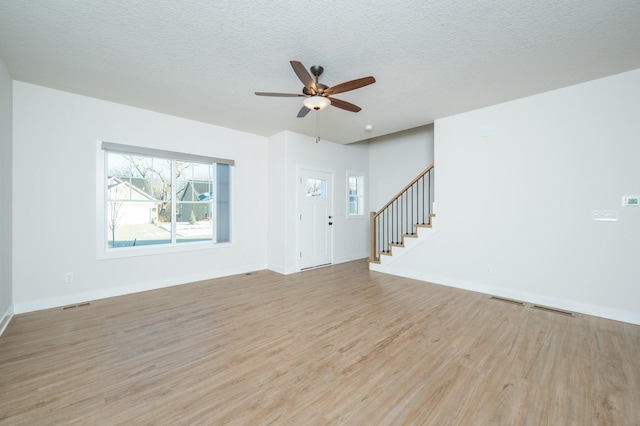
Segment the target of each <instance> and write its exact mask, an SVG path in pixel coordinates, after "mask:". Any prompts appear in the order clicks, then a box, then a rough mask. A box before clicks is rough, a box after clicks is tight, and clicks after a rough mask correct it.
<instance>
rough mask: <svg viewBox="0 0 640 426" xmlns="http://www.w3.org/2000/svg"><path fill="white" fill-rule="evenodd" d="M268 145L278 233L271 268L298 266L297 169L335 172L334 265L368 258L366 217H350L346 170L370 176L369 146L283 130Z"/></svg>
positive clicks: (282, 270) (273, 215)
mask: <svg viewBox="0 0 640 426" xmlns="http://www.w3.org/2000/svg"><path fill="white" fill-rule="evenodd" d="M269 145H270V148H269V153H270V156H269V163H270V164H269V168H270V173H269V177H270V184H269V188H270V189H269V191H270V192H269V194H270V197H269V198H270V199H269V202H270V206H269V217H270V222H269V225H270V233H269V234H270V236H271V235H273V234H276V233H277V234H278V236H277V237H275V238H271V237H270V238H269V249H268V250H269V253H270V255H269V260H270V264H269V268H270V269H272V270H274V271H277V272H280V273H286V274H289V273H293V272H297V271H298V270H299V268H298V266H297V256H296V247H297V241H296V238H297V235H296V225H297V221H296V201H297V199H296V196H295V194H297V191H296V177H297V170H298V167H308V168H312V169H317V170H327V171H331V172H332V173H333V187H334V199H333V208H334V215H333V216H334V221H333V243H334V250H333V263H342V262H348V261H351V260H355V259H363V258H366V257H368V246H367V245H368V238H369V235H368V232H369V231H368V229H369V228H368V227H369V218H368V216H366V215H365V217H363V218H359V219H347V170H351V171H357V172H362V173H364V174H365V179H367V178H368V173H369V156H368V146H367V144H365V143H356V144H351V145H340V144H336V143H332V142H329V141H323V140H321V141H320V142H319V143H316V142H315V139H314V138H310V137H308V136H302V135H299V134H297V133H292V132H282V133H280V134H278V135H275V136H273V137H271V138H270V139H269ZM278 157H279V159H278ZM365 204H366V201H365ZM272 220H273V222H272ZM272 226H273V228H271V227H272Z"/></svg>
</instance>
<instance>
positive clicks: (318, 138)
mask: <svg viewBox="0 0 640 426" xmlns="http://www.w3.org/2000/svg"><path fill="white" fill-rule="evenodd" d="M318 112H319V111H315V114H314V115H315V116H316V143H318V142H320V136H318Z"/></svg>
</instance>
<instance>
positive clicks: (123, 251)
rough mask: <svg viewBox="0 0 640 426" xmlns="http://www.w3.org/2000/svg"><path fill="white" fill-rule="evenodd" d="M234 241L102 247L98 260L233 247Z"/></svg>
mask: <svg viewBox="0 0 640 426" xmlns="http://www.w3.org/2000/svg"><path fill="white" fill-rule="evenodd" d="M231 245H232V243H218V244H214V243H207V242H204V243H203V242H196V243H181V244H178V245H172V246H156V247H122V248H118V249H106V250H105V249H102V250H100V249H99V250H98V253H97V260H108V259H126V258H131V257H138V256H156V255H162V254H171V253H184V252H189V251H202V250H216V249H221V248H225V247H231Z"/></svg>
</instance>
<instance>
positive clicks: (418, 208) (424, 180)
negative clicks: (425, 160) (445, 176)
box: [369, 163, 435, 266]
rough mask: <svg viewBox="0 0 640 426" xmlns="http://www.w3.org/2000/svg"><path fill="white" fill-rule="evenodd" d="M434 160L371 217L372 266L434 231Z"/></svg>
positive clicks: (402, 250)
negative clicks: (432, 228) (432, 229)
mask: <svg viewBox="0 0 640 426" xmlns="http://www.w3.org/2000/svg"><path fill="white" fill-rule="evenodd" d="M434 173H435V172H434V163H431V165H430V166H429V167H427V168H426V169H425V170H424V171H423V172H422V173H420V174H419V175H418V176H416V177H415V178H414V179H413V180H412V181H411V182H409V184H408V185H407V186H405V187H404V188H403V189H402V190H401V191H400V192H398V194H397V195H396V196H395V197H393V198H392V199H391V200H390V201H389V202H388V203H387V204H385V205H384V207H382V208H381V209H380V210H378V211H377V212H371V217H370V219H371V220H370V254H369V262H370V263H371V266H373V265H375V264H381V263H383V259H384V258H388V257H389V256H392V255H396V256H397V255H400V254H401V253H403V252H404V251H406V250H407V249H408V248H409V247H410V246H413V245H415V244H417V242H419V241H420V240H421V239H422V238H426V237H428V236H429V235H430V233H432V231H431V229H430V228H431V227H432V221H433V218H434V216H435V214H434V213H433V207H432V206H433V181H434Z"/></svg>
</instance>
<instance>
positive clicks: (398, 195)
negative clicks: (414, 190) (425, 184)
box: [374, 161, 435, 217]
mask: <svg viewBox="0 0 640 426" xmlns="http://www.w3.org/2000/svg"><path fill="white" fill-rule="evenodd" d="M434 166H435V161H434V162H433V163H431V164H430V165H429V167H427V168H426V169H424V171H422V172H421V173H420V174H419V175H418V176H416V177H415V178H414V179H413V180H412V181H411V182H409V183H408V184H407V185H406V186H405V187H404V188H402V189H401V190H400V192H398V193H397V194H396V195H395V197H393V198H392V199H391V201H389V202H388V203H387V204H385V205H384V207H382V208H381V209H380V210H378V211H377V212H375V216H374V217H377V216H379V215H380V213H382V212H383V211H384V209H386V208H387V207H389V206H390V205H391V204H393V202H394V201H396V200H397V199H398V198H400V196H401V195H402V194H404V193H405V192H407V190H408V189H409V188H411V187H412V186H413V184H414V183H416V182H417V181H419V180H420V178H422V177H423V176H424V175H426V174H427V173H429V171H430V170H431V169H433V167H434Z"/></svg>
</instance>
